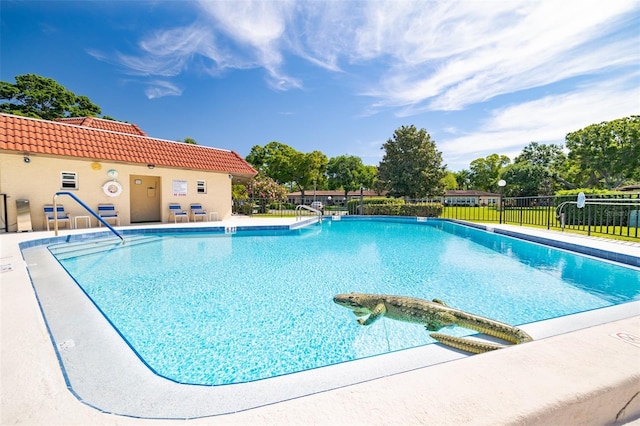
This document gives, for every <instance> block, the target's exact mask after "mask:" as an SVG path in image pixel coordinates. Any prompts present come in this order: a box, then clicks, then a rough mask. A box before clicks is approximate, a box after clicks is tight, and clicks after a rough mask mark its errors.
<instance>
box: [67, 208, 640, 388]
mask: <svg viewBox="0 0 640 426" xmlns="http://www.w3.org/2000/svg"><path fill="white" fill-rule="evenodd" d="M60 262H61V264H62V265H63V266H64V268H65V269H66V270H67V271H68V272H69V274H70V275H71V276H72V277H73V278H74V279H75V280H76V282H77V283H78V284H79V285H80V287H81V288H82V289H83V290H84V291H85V293H86V294H87V295H88V296H89V297H90V298H91V299H92V300H93V302H94V303H95V304H96V306H97V307H98V308H99V309H100V310H101V311H102V312H103V314H104V315H105V316H106V317H107V319H108V320H109V321H110V322H111V323H112V324H113V326H114V327H115V328H116V329H117V330H118V331H119V333H120V334H121V335H122V336H123V338H125V339H126V341H127V342H128V343H129V345H130V346H131V347H132V348H133V349H134V350H135V351H136V352H137V354H138V355H139V356H140V358H141V359H142V360H143V361H144V362H145V363H146V364H147V365H148V366H149V367H150V368H151V369H152V370H154V371H155V372H156V373H157V374H159V375H161V376H164V377H167V378H169V379H171V380H174V381H177V382H181V383H191V384H205V385H221V384H229V383H239V382H246V381H252V380H258V379H263V378H268V377H272V376H277V375H282V374H287V373H292V372H297V371H302V370H306V369H311V368H316V367H321V366H325V365H330V364H335V363H340V362H345V361H349V360H353V359H358V358H363V357H368V356H372V355H378V354H382V353H386V352H390V351H396V350H401V349H406V348H411V347H415V346H420V345H426V344H430V343H434V341H433V340H432V339H431V338H430V337H429V335H428V332H426V331H425V330H424V328H423V327H421V326H419V325H415V324H407V323H402V322H397V321H392V320H386V319H384V320H381V321H378V322H376V323H375V324H373V325H371V326H369V327H362V326H359V325H358V324H357V323H356V321H355V317H354V316H353V314H352V313H351V312H350V311H349V310H347V309H345V308H342V307H339V306H337V305H335V304H334V303H333V302H332V297H333V296H334V295H335V294H337V293H347V292H352V291H355V292H365V293H386V294H398V295H406V296H413V297H420V298H424V299H429V300H430V299H433V298H439V299H442V300H444V301H445V302H446V303H447V304H448V305H449V306H452V307H455V308H459V309H462V310H465V311H468V312H472V313H475V314H479V315H483V316H486V317H490V318H494V319H496V320H499V321H504V322H507V323H510V324H514V325H521V324H526V323H530V322H534V321H539V320H544V319H549V318H554V317H558V316H563V315H567V314H572V313H577V312H583V311H587V310H592V309H597V308H601V307H606V306H611V305H615V304H619V303H624V302H628V301H631V300H638V299H640V272H638V271H637V270H636V269H633V268H625V267H620V266H618V265H614V264H611V263H607V262H600V261H597V260H594V259H591V258H587V257H583V256H578V255H573V254H570V253H567V252H563V251H559V250H555V249H551V248H548V247H544V246H540V245H535V244H530V243H527V242H523V241H520V240H516V239H511V238H507V237H503V236H499V235H495V234H491V233H486V232H483V231H479V230H475V229H472V228H468V227H464V226H460V225H456V224H452V223H448V222H439V221H433V222H426V223H419V222H412V223H400V222H393V221H353V220H349V221H325V222H324V223H323V224H322V225H313V226H311V227H309V228H306V229H301V230H296V231H251V232H244V231H243V232H238V233H236V234H234V235H225V234H220V233H218V234H213V233H212V234H204V233H181V234H174V235H165V236H158V237H157V238H153V239H151V242H148V243H145V244H140V245H125V246H123V247H121V248H118V249H114V250H111V251H107V252H102V253H97V254H91V255H83V256H78V257H72V258H70V259H65V260H60ZM443 332H445V333H448V334H452V335H457V336H462V335H466V334H471V333H473V332H472V331H471V330H466V329H462V328H451V329H444V330H443Z"/></svg>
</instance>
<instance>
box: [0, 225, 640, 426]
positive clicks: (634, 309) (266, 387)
mask: <svg viewBox="0 0 640 426" xmlns="http://www.w3.org/2000/svg"><path fill="white" fill-rule="evenodd" d="M494 229H495V227H494ZM507 230H508V229H507ZM3 247H4V245H3ZM634 249H637V247H634ZM2 256H3V257H4V253H2ZM3 287H4V283H3ZM71 287H75V288H77V286H75V285H74V286H71ZM3 292H4V288H3ZM5 300H6V299H5V298H4V297H3V312H2V314H3V320H4V317H5V306H4V302H5ZM638 303H640V302H632V303H630V304H624V305H619V306H624V307H625V308H624V309H623V310H625V312H623V313H622V314H621V316H622V317H624V318H628V317H633V316H635V315H637V314H638V313H639V312H640V309H638V306H640V305H639V304H638ZM627 305H628V306H627ZM606 309H610V308H606ZM606 309H605V310H606ZM93 311H95V308H93ZM597 311H602V310H597ZM601 314H602V312H594V311H592V312H591V315H595V316H596V317H600V318H599V319H598V320H597V321H604V322H605V324H615V323H616V321H619V320H621V319H622V318H620V313H616V314H615V315H613V316H604V317H602V316H601ZM579 315H580V314H579ZM102 318H103V317H102ZM103 320H104V318H103ZM574 320H575V318H574V319H572V321H574ZM612 321H613V322H612ZM627 321H629V320H627ZM536 324H537V323H536ZM536 327H542V328H541V329H536ZM545 327H550V328H554V327H556V326H553V325H551V324H546V325H544V324H538V325H536V326H533V325H531V327H523V328H524V329H525V330H526V331H529V332H530V333H531V334H532V335H534V338H536V339H537V341H536V342H534V343H535V344H536V345H541V344H543V343H544V342H546V341H548V340H550V339H553V338H550V339H546V338H544V336H543V335H544V330H543V329H544V328H545ZM591 327H594V326H591ZM107 328H110V327H107ZM571 334H574V333H568V335H571ZM2 337H3V348H2V349H3V381H2V382H3V385H2V391H3V419H4V412H5V410H4V408H5V384H4V383H5V380H4V379H5V363H4V359H5V357H4V355H5V344H4V341H5V324H4V321H3V333H2ZM116 337H117V338H118V339H117V340H119V341H121V339H120V338H119V336H116ZM556 337H557V336H556ZM71 340H73V339H71ZM56 341H57V344H58V345H60V344H62V347H61V348H59V349H60V351H59V352H63V353H69V352H73V350H74V349H73V348H79V347H80V346H81V345H80V341H78V342H75V341H73V344H72V343H70V342H69V339H64V338H59V339H57V340H56ZM610 343H611V342H610ZM74 345H75V346H74ZM529 345H532V344H527V345H523V346H522V348H524V347H525V346H529ZM435 346H436V345H428V346H427V347H423V348H416V349H411V350H407V351H415V353H414V354H412V356H413V357H414V358H415V360H417V361H419V360H421V359H423V358H424V357H425V356H428V357H431V356H434V354H432V353H428V354H427V353H425V351H424V350H426V349H429V351H428V352H431V351H432V350H433V349H434V348H433V347H435ZM49 347H51V343H49ZM436 349H439V351H440V352H442V353H443V354H444V353H446V355H451V354H452V353H454V354H455V352H453V351H450V350H447V349H443V348H436ZM516 349H518V350H521V349H520V348H515V347H514V348H509V349H508V350H503V351H497V352H500V353H502V352H507V353H512V351H514V350H516ZM407 351H400V352H407ZM48 352H51V351H50V350H49V351H48ZM391 355H406V353H403V354H391ZM457 355H458V357H457V358H467V359H473V360H474V363H476V361H475V360H476V359H481V358H484V359H487V358H488V357H489V355H490V354H485V355H482V356H475V357H467V356H465V355H462V354H457ZM387 356H389V355H385V357H387ZM436 356H439V355H436ZM374 358H379V357H372V359H370V360H367V361H370V362H367V363H364V364H363V370H364V372H368V371H370V370H371V369H375V368H377V367H376V361H379V359H374ZM453 359H456V357H454V358H453ZM449 360H450V359H447V358H446V357H445V358H443V359H442V360H441V361H440V363H442V365H443V366H444V365H449V364H457V363H448V362H446V361H449ZM135 361H136V362H138V363H139V360H138V359H137V358H136V360H135ZM461 361H462V360H461ZM465 361H466V359H465ZM360 362H362V361H358V363H360ZM477 362H480V361H477ZM346 364H351V363H344V364H342V365H339V366H342V367H345V366H346ZM333 367H335V366H331V367H325V368H320V369H316V370H311V371H310V372H309V373H310V375H309V376H308V377H307V378H305V379H304V380H301V381H300V382H299V383H296V382H295V381H294V382H291V381H290V379H291V377H290V376H293V375H288V376H281V378H275V379H282V378H284V379H286V380H279V383H267V381H268V380H274V379H268V380H265V381H260V382H261V383H260V382H254V383H257V384H258V386H257V387H255V389H252V390H251V392H250V393H252V392H256V393H255V395H254V396H253V397H254V398H258V397H259V396H260V395H267V396H271V397H273V395H269V393H270V392H271V389H272V388H273V387H277V388H281V389H285V390H287V389H288V388H293V387H296V386H305V384H308V383H310V382H314V381H320V382H326V381H327V380H328V379H327V377H329V376H336V375H337V376H340V375H342V374H350V375H351V377H348V378H347V377H345V379H348V380H346V381H347V382H350V383H361V385H362V386H367V385H371V384H372V385H373V386H376V385H375V384H374V383H379V382H385V381H386V380H387V379H390V378H391V377H392V376H393V377H395V376H398V377H400V376H402V377H407V374H411V373H403V374H399V373H392V374H390V375H388V376H387V379H378V380H373V381H371V380H370V379H366V378H365V379H364V380H360V381H358V380H355V381H354V377H353V375H354V374H355V375H356V376H357V374H362V373H363V372H358V371H354V368H353V365H352V364H351V365H348V366H346V367H347V368H343V369H342V370H340V369H336V370H335V371H334V372H331V373H330V374H329V372H328V371H327V370H326V369H327V368H329V369H331V368H333ZM438 367H439V366H438V365H436V366H434V367H429V368H426V369H425V368H422V367H421V366H420V365H417V366H416V367H415V369H413V370H411V371H413V372H414V373H416V374H418V373H417V372H420V374H423V373H425V370H429V372H431V371H433V370H432V369H434V368H438ZM356 370H357V369H356ZM104 373H105V377H104V378H103V379H101V380H98V381H96V382H95V383H93V384H92V383H84V384H83V385H84V386H88V387H91V386H94V387H95V386H97V387H98V389H97V392H100V389H102V390H103V391H104V389H105V387H106V386H112V379H110V378H112V377H113V376H114V375H115V373H114V371H113V370H109V369H105V371H104ZM635 373H636V376H635V377H637V372H635ZM54 374H55V372H54ZM298 374H301V373H297V374H296V375H298ZM301 377H302V376H301ZM630 377H634V374H631V376H630ZM156 378H157V376H156ZM129 380H133V381H134V382H135V381H136V380H137V379H135V380H134V379H133V378H132V377H130V378H129ZM154 384H155V382H154ZM66 385H67V386H68V383H67V384H66ZM179 386H188V385H179ZM229 386H241V385H229ZM335 386H336V384H335V383H334V384H331V386H330V387H329V388H331V389H336V390H334V391H329V392H324V391H322V390H320V391H315V392H310V393H307V395H311V396H307V397H301V398H298V397H296V396H295V395H294V396H291V397H289V398H283V396H282V395H280V396H278V397H277V398H276V399H277V400H280V401H286V400H287V399H288V400H289V401H293V400H295V401H296V403H297V402H299V401H305V400H309V399H310V398H313V397H314V396H316V397H318V396H319V395H327V394H336V393H339V392H341V391H340V389H343V390H348V392H352V389H354V388H359V389H360V388H361V386H359V385H351V386H346V385H343V386H338V387H337V388H336V387H335ZM218 388H221V387H218ZM70 390H71V391H72V392H75V391H74V390H73V389H70ZM228 390H229V389H227V390H225V392H226V391H228ZM325 390H326V389H325ZM175 392H179V393H180V392H183V391H182V390H178V391H175V390H172V389H165V390H164V391H163V392H160V393H161V397H162V398H164V402H158V401H155V402H152V401H150V400H148V399H147V400H146V401H142V403H146V404H147V406H148V409H149V410H150V412H152V413H154V415H156V416H157V414H158V413H160V416H159V417H155V418H165V419H166V418H184V419H186V418H192V417H198V415H195V416H176V417H174V416H172V415H166V414H162V410H163V409H164V405H167V406H171V405H174V406H176V405H179V406H181V407H182V408H181V409H183V410H184V409H186V408H187V406H184V404H182V403H179V402H178V401H177V400H176V398H177V396H176V393H175ZM236 392H239V394H238V393H236ZM306 392H308V391H306ZM303 393H304V392H303ZM240 395H241V398H245V399H246V397H247V395H246V391H245V390H242V389H239V390H237V391H236V390H232V391H231V392H230V396H227V398H226V400H225V398H224V396H221V395H216V396H214V398H217V399H221V400H223V403H222V404H223V405H224V404H227V405H226V407H227V408H226V409H225V410H231V411H240V410H241V409H242V408H241V407H240V408H238V407H237V406H233V404H234V403H235V402H234V401H233V400H234V399H237V398H239V397H240ZM284 396H286V395H284ZM298 396H300V395H298ZM192 398H195V399H192V403H193V404H195V405H201V404H202V403H203V401H202V400H201V397H200V396H196V397H192ZM9 399H10V398H9ZM133 399H138V400H140V399H141V398H139V397H138V398H133ZM225 401H226V402H225ZM85 403H87V404H88V405H89V406H93V405H92V404H90V403H88V402H87V401H85ZM274 403H275V402H267V404H274ZM281 404H285V403H284V402H281V403H279V404H275V405H273V407H277V406H280V405H281ZM263 405H264V404H263ZM269 406H271V405H269ZM96 408H100V407H96ZM266 408H267V407H263V408H262V409H260V408H256V409H252V410H249V411H246V413H253V414H256V415H258V413H259V412H260V411H261V410H263V409H266ZM231 411H226V412H231ZM111 412H112V410H104V412H103V414H105V415H106V414H109V413H111ZM119 414H125V413H119ZM253 414H251V415H253ZM125 415H126V414H125ZM327 415H329V413H325V414H324V416H327ZM205 416H206V415H205ZM221 418H225V419H228V418H229V417H228V416H221ZM3 423H4V421H3Z"/></svg>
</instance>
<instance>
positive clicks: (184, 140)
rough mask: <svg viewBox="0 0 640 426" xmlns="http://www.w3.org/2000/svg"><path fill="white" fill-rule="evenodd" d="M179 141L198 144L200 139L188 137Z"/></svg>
mask: <svg viewBox="0 0 640 426" xmlns="http://www.w3.org/2000/svg"><path fill="white" fill-rule="evenodd" d="M178 142H184V143H188V144H189V145H198V141H196V140H195V139H194V138H190V137H186V138H184V139H183V140H178Z"/></svg>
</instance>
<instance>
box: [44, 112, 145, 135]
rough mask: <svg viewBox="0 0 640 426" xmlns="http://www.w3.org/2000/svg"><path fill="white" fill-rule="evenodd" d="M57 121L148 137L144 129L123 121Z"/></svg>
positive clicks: (101, 119)
mask: <svg viewBox="0 0 640 426" xmlns="http://www.w3.org/2000/svg"><path fill="white" fill-rule="evenodd" d="M56 121H59V122H61V123H66V124H73V125H74V126H84V127H91V128H93V129H102V130H111V131H112V132H119V133H130V134H132V135H138V136H147V134H146V133H145V132H143V131H142V129H141V128H140V127H138V126H136V125H135V124H130V123H123V122H121V121H113V120H105V119H104V118H96V117H69V118H56Z"/></svg>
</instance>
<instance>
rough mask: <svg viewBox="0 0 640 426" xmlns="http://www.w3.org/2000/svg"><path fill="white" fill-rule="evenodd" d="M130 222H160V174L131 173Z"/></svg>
mask: <svg viewBox="0 0 640 426" xmlns="http://www.w3.org/2000/svg"><path fill="white" fill-rule="evenodd" d="M129 188H131V200H130V211H131V223H140V222H160V221H162V211H161V210H160V176H142V175H131V176H130V177H129Z"/></svg>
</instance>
